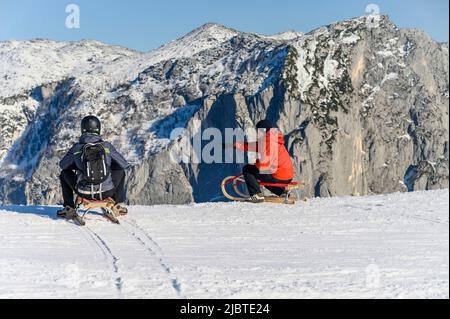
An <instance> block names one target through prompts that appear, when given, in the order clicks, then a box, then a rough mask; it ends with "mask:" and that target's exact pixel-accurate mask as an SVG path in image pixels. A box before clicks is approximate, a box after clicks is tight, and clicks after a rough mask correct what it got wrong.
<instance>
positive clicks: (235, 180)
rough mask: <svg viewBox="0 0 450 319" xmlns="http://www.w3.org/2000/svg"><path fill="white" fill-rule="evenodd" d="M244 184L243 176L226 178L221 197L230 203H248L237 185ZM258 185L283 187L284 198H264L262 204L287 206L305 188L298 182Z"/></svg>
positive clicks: (248, 198)
mask: <svg viewBox="0 0 450 319" xmlns="http://www.w3.org/2000/svg"><path fill="white" fill-rule="evenodd" d="M243 184H245V180H244V177H243V175H239V176H229V177H226V178H225V179H224V180H223V181H222V185H221V188H222V193H223V195H224V196H225V197H226V198H227V199H229V200H232V201H241V202H248V201H250V197H249V196H248V195H246V194H244V193H243V192H242V191H241V190H240V189H239V185H243ZM259 185H261V186H268V187H270V186H272V187H283V188H285V189H286V191H287V192H286V196H284V197H277V196H266V197H265V198H264V202H267V203H276V204H287V205H293V204H295V202H296V200H297V197H298V198H300V196H299V194H298V192H299V191H300V190H301V189H302V188H303V187H304V186H305V184H303V183H300V182H291V183H289V184H283V183H264V182H259ZM227 186H232V188H233V190H234V192H235V193H236V194H237V195H238V196H233V195H231V194H230V193H229V192H228V191H227ZM293 192H297V197H295V196H294V195H293Z"/></svg>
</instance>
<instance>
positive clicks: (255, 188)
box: [243, 165, 292, 196]
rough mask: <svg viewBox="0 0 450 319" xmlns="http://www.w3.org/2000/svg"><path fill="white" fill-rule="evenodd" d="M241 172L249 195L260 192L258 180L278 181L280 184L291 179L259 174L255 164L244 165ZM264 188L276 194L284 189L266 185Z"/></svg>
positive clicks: (280, 193) (278, 194) (286, 182)
mask: <svg viewBox="0 0 450 319" xmlns="http://www.w3.org/2000/svg"><path fill="white" fill-rule="evenodd" d="M243 172H244V179H245V183H246V184H247V189H248V193H249V194H250V196H253V195H256V194H261V186H259V184H258V181H260V182H263V183H280V184H288V183H290V182H291V181H292V180H288V181H282V180H279V179H276V178H274V177H273V176H272V175H270V174H260V172H259V169H258V168H257V167H256V166H255V165H245V166H244V170H243ZM266 188H267V189H268V190H269V191H271V192H272V193H274V194H275V195H277V196H281V195H282V194H283V193H284V191H285V188H284V187H272V186H266Z"/></svg>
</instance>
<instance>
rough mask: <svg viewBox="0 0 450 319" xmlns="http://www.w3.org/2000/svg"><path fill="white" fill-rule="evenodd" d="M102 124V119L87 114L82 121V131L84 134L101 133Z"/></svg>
mask: <svg viewBox="0 0 450 319" xmlns="http://www.w3.org/2000/svg"><path fill="white" fill-rule="evenodd" d="M101 129H102V124H101V123H100V120H99V119H98V118H97V117H95V116H92V115H90V116H86V117H85V118H84V119H83V120H82V121H81V133H82V134H95V135H100V133H101Z"/></svg>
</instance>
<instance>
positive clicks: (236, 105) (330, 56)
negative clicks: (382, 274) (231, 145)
mask: <svg viewBox="0 0 450 319" xmlns="http://www.w3.org/2000/svg"><path fill="white" fill-rule="evenodd" d="M0 111H1V112H0V124H1V125H0V134H1V136H2V139H1V140H0V188H1V190H2V191H1V192H0V201H3V202H5V203H8V202H12V203H36V204H49V203H53V204H54V203H57V202H59V200H60V195H59V186H58V183H57V181H58V174H59V172H58V167H57V163H58V159H59V158H60V157H61V156H62V155H63V153H64V152H65V151H66V150H67V149H68V147H69V146H70V145H71V144H72V143H73V142H74V141H76V140H77V137H78V134H79V128H78V123H79V121H80V119H81V118H82V117H83V116H84V115H86V114H90V113H92V114H95V115H97V116H99V117H100V118H101V119H102V120H103V122H104V124H105V132H104V135H105V138H107V139H109V140H111V142H113V143H114V144H116V145H117V147H118V148H119V149H120V150H121V152H123V153H124V154H125V155H126V157H127V158H128V160H129V161H130V162H132V163H133V165H134V166H133V169H132V171H131V172H130V173H129V174H128V182H127V185H128V194H129V198H130V202H131V203H135V204H155V203H188V202H191V201H193V200H195V201H208V200H210V199H212V198H216V197H217V196H218V195H219V194H220V190H219V184H220V181H221V179H222V178H223V177H224V176H226V175H231V174H237V173H238V172H239V170H240V167H238V166H236V165H221V164H213V165H205V164H200V165H194V164H186V165H179V164H175V163H172V162H171V161H170V160H169V152H170V149H171V148H172V147H174V143H170V141H168V139H167V137H168V132H170V130H171V129H172V128H174V127H184V126H185V127H188V128H189V127H191V126H192V123H193V121H194V120H200V121H201V122H202V126H203V127H204V128H207V127H217V128H219V129H222V130H223V129H224V128H225V127H246V126H251V125H254V123H255V122H256V121H258V120H259V119H262V118H264V117H268V118H270V119H271V120H272V121H274V122H276V123H277V124H278V126H279V127H280V128H281V129H282V130H283V132H284V133H285V139H286V144H287V146H288V148H289V151H290V153H291V155H292V157H293V158H294V160H295V168H296V174H297V179H300V180H302V181H304V182H306V184H307V185H308V186H307V189H306V190H305V195H306V196H308V197H311V196H336V195H348V194H353V195H363V194H372V193H389V192H394V191H407V190H420V189H435V188H443V187H448V45H445V44H439V43H436V42H434V41H433V40H432V39H430V38H429V37H428V36H427V35H426V34H425V33H423V32H420V31H417V30H403V29H398V28H397V27H396V26H395V25H394V24H393V23H392V22H391V21H390V20H389V19H388V18H387V17H382V19H381V20H380V25H379V27H377V28H371V27H368V26H367V23H366V20H365V17H361V18H356V19H352V20H348V21H343V22H338V23H335V24H332V25H329V26H325V27H322V28H319V29H316V30H313V31H311V32H308V33H306V34H302V33H297V32H288V33H284V34H279V35H275V36H262V35H257V34H251V33H243V32H239V31H236V30H232V29H229V28H226V27H223V26H220V25H217V24H206V25H204V26H202V27H200V28H198V29H196V30H194V31H192V32H190V33H188V34H187V35H185V36H184V37H182V38H180V39H177V40H175V41H172V42H170V43H168V44H166V45H164V46H162V47H160V48H158V49H156V50H153V51H151V52H148V53H140V52H135V51H132V50H128V49H125V48H122V47H113V46H107V45H104V44H101V43H98V42H95V41H81V42H70V43H63V42H54V41H50V40H32V41H25V42H19V41H9V42H2V43H0Z"/></svg>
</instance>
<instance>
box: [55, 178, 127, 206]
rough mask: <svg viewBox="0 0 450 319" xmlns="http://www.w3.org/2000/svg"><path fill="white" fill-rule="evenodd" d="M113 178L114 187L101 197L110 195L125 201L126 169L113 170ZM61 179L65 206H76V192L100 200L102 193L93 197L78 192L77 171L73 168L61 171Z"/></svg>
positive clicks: (121, 201) (119, 200) (116, 199)
mask: <svg viewBox="0 0 450 319" xmlns="http://www.w3.org/2000/svg"><path fill="white" fill-rule="evenodd" d="M111 178H112V180H113V184H114V189H112V190H110V191H107V192H103V193H102V196H101V198H102V199H105V198H108V197H111V198H112V199H114V201H115V202H116V203H123V202H125V191H124V190H125V171H124V170H113V171H111ZM59 179H60V181H61V188H62V193H63V199H64V207H67V206H69V207H73V208H75V202H74V198H73V197H74V193H76V194H77V195H79V196H81V197H84V198H87V199H97V200H100V194H97V195H95V196H94V198H92V196H90V195H88V196H86V195H81V194H78V192H77V190H76V188H77V187H76V185H77V175H76V174H75V172H74V171H73V170H71V169H65V170H63V171H62V172H61V175H60V176H59Z"/></svg>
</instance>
